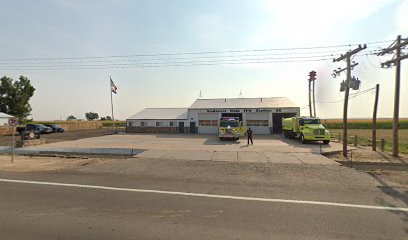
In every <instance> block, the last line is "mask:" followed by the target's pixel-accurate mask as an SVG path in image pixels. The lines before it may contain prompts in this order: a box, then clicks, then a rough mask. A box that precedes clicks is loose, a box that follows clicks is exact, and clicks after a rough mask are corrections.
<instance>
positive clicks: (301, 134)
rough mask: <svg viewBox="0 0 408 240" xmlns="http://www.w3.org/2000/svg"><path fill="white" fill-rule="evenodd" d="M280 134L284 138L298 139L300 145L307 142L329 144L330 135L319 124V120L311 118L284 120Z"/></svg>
mask: <svg viewBox="0 0 408 240" xmlns="http://www.w3.org/2000/svg"><path fill="white" fill-rule="evenodd" d="M282 132H283V135H284V137H285V138H298V139H299V140H300V141H301V142H302V143H306V142H307V141H323V143H324V144H328V143H329V142H330V133H329V131H327V130H326V129H325V128H324V126H323V125H322V124H321V123H320V119H318V118H312V117H292V118H284V119H283V121H282Z"/></svg>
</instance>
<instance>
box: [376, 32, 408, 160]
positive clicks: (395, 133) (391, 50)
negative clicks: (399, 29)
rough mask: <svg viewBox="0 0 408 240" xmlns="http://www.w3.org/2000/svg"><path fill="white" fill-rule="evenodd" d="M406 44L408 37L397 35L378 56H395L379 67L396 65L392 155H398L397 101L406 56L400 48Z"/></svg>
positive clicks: (407, 55) (407, 43)
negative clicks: (402, 62) (402, 65)
mask: <svg viewBox="0 0 408 240" xmlns="http://www.w3.org/2000/svg"><path fill="white" fill-rule="evenodd" d="M406 45H408V39H402V38H401V35H398V37H397V40H396V41H394V42H393V43H392V44H391V45H390V46H389V47H388V48H385V49H383V50H382V51H381V52H380V53H378V56H383V55H385V54H387V53H394V51H395V56H394V57H393V58H392V59H391V60H389V61H386V62H384V63H381V67H386V68H389V67H391V66H392V65H393V66H396V70H395V94H394V117H393V122H392V155H393V156H395V157H398V123H399V101H400V86H401V60H404V59H406V58H408V54H405V55H401V49H402V48H403V47H404V46H406Z"/></svg>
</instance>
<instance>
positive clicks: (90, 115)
mask: <svg viewBox="0 0 408 240" xmlns="http://www.w3.org/2000/svg"><path fill="white" fill-rule="evenodd" d="M85 117H86V119H88V121H92V120H95V119H98V118H99V114H97V113H94V112H87V113H85Z"/></svg>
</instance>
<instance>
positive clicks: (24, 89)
mask: <svg viewBox="0 0 408 240" xmlns="http://www.w3.org/2000/svg"><path fill="white" fill-rule="evenodd" d="M34 92H35V88H34V87H33V85H31V82H30V80H29V79H28V78H26V77H24V76H20V78H19V80H18V81H14V80H13V79H12V78H9V77H6V76H4V77H2V78H1V79H0V111H1V112H4V113H7V114H10V115H13V116H16V117H18V118H19V119H20V121H22V122H27V121H29V119H27V117H28V116H30V115H31V110H32V108H31V105H30V99H31V97H32V96H33V95H34Z"/></svg>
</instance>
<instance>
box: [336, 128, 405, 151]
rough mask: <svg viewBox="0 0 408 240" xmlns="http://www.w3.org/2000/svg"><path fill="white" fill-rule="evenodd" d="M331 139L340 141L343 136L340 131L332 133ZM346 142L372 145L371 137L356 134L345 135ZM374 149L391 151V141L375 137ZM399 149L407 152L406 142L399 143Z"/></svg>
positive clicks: (355, 144)
mask: <svg viewBox="0 0 408 240" xmlns="http://www.w3.org/2000/svg"><path fill="white" fill-rule="evenodd" d="M330 138H331V141H333V142H338V143H342V141H343V137H342V134H341V133H332V134H331V136H330ZM347 144H350V145H353V146H355V147H357V146H366V147H368V146H373V141H372V139H371V138H366V137H359V136H358V135H351V136H347ZM375 145H376V149H377V150H379V151H381V152H391V151H392V141H389V140H385V139H383V138H381V139H377V140H376V142H375ZM399 150H400V152H401V153H408V144H405V143H400V144H399Z"/></svg>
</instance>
